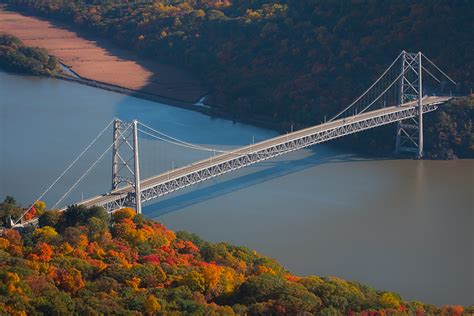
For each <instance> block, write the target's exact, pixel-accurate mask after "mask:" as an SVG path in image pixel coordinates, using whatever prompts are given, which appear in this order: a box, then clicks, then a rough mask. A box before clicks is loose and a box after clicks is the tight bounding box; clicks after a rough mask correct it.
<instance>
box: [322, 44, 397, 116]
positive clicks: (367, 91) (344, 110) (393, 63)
mask: <svg viewBox="0 0 474 316" xmlns="http://www.w3.org/2000/svg"><path fill="white" fill-rule="evenodd" d="M403 54H405V51H402V52H401V53H400V54H399V55H398V56H397V58H395V60H394V61H393V62H392V64H391V65H390V66H389V67H388V68H387V69H386V70H385V71H384V72H383V73H382V75H380V77H379V78H378V79H377V80H376V81H375V82H374V83H373V84H372V85H371V86H370V87H369V88H368V89H367V90H366V91H365V92H364V93H363V94H361V95H360V96H359V97H358V98H357V99H356V100H355V101H354V102H352V103H351V104H350V105H348V106H347V107H346V108H345V109H343V110H342V111H341V112H339V113H338V114H336V115H335V116H334V117H332V118H331V119H330V120H329V121H328V122H332V121H334V120H335V119H337V118H338V117H339V116H340V115H341V114H342V113H344V112H346V111H347V110H349V109H350V108H351V107H352V106H353V105H354V104H356V103H357V102H358V101H359V100H360V99H362V98H363V97H364V96H365V95H366V94H367V93H369V92H370V91H371V90H372V88H373V87H374V86H375V85H376V84H377V83H378V82H379V81H380V80H381V79H382V78H383V77H384V76H385V75H386V74H387V72H388V71H389V70H390V69H391V68H392V67H393V65H395V63H396V62H397V61H398V59H399V58H400V57H401V56H402V55H403Z"/></svg>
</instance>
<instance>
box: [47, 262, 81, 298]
mask: <svg viewBox="0 0 474 316" xmlns="http://www.w3.org/2000/svg"><path fill="white" fill-rule="evenodd" d="M54 281H55V283H56V285H57V286H58V287H59V288H61V289H63V290H64V291H66V292H69V293H75V292H77V291H78V290H80V289H81V288H83V287H84V285H85V283H84V280H83V279H82V273H81V271H79V270H77V269H76V268H71V269H68V270H66V269H58V270H57V271H56V275H55V276H54Z"/></svg>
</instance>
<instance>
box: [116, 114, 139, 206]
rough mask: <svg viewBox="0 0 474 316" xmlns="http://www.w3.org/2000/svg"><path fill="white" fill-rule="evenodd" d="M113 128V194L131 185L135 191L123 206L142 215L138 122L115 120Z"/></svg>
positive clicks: (128, 195)
mask: <svg viewBox="0 0 474 316" xmlns="http://www.w3.org/2000/svg"><path fill="white" fill-rule="evenodd" d="M113 126H114V130H113V147H112V191H111V194H113V193H114V190H116V189H118V188H119V186H121V185H122V184H125V185H131V186H132V187H133V189H134V190H133V191H131V192H130V193H128V194H127V197H126V199H125V201H124V202H123V205H122V206H128V207H133V208H135V210H136V212H137V214H141V212H142V210H141V195H140V161H139V155H138V127H137V121H136V120H134V121H132V122H124V121H122V120H119V119H115V121H114V125H113Z"/></svg>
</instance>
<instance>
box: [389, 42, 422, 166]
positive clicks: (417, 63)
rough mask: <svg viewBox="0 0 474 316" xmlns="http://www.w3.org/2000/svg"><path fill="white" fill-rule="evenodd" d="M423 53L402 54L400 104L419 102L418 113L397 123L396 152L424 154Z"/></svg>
mask: <svg viewBox="0 0 474 316" xmlns="http://www.w3.org/2000/svg"><path fill="white" fill-rule="evenodd" d="M421 58H422V54H421V53H416V54H415V53H407V52H405V51H403V53H402V56H401V72H402V76H401V78H400V101H399V102H398V106H400V105H402V104H404V103H406V102H411V101H415V100H416V101H417V102H418V113H417V115H415V116H412V117H410V118H408V119H406V120H402V121H399V122H398V124H397V141H396V147H395V152H396V153H400V152H410V153H415V154H417V156H418V158H421V157H422V156H423V110H422V108H423V104H422V100H423V82H422V63H421Z"/></svg>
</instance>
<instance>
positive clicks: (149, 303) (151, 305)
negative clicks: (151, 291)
mask: <svg viewBox="0 0 474 316" xmlns="http://www.w3.org/2000/svg"><path fill="white" fill-rule="evenodd" d="M160 310H161V305H160V303H159V302H158V300H157V299H156V297H155V296H153V295H149V296H148V297H147V299H146V301H145V311H146V313H147V315H155V314H156V313H157V312H159V311H160Z"/></svg>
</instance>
